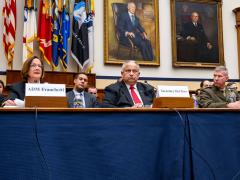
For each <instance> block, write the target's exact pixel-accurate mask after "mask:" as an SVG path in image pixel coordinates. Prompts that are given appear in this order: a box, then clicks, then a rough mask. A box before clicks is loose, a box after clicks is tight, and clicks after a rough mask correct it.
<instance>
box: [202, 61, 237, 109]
mask: <svg viewBox="0 0 240 180" xmlns="http://www.w3.org/2000/svg"><path fill="white" fill-rule="evenodd" d="M227 80H228V70H227V68H226V67H224V66H218V67H216V68H215V70H214V73H213V86H211V87H206V88H203V89H201V92H200V101H199V105H200V107H203V108H237V109H239V108H240V101H239V100H240V96H239V94H238V92H234V91H232V90H231V89H229V88H228V87H226V86H225V83H226V81H227Z"/></svg>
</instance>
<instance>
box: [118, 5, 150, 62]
mask: <svg viewBox="0 0 240 180" xmlns="http://www.w3.org/2000/svg"><path fill="white" fill-rule="evenodd" d="M127 9H128V12H124V13H122V14H120V16H119V21H118V24H117V29H118V31H119V34H120V37H119V39H120V43H122V44H126V45H127V44H128V43H129V39H130V41H131V42H132V43H133V44H134V45H135V46H136V47H137V48H139V50H140V51H141V54H142V58H143V60H149V61H152V60H153V50H152V46H151V42H150V41H149V39H148V36H147V34H146V32H145V30H144V28H143V27H142V25H141V24H140V21H139V18H138V17H137V16H136V15H135V12H136V5H135V3H134V2H129V3H127Z"/></svg>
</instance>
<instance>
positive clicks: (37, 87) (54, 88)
mask: <svg viewBox="0 0 240 180" xmlns="http://www.w3.org/2000/svg"><path fill="white" fill-rule="evenodd" d="M25 95H26V96H51V97H64V96H66V87H65V84H48V83H44V84H39V83H26V90H25Z"/></svg>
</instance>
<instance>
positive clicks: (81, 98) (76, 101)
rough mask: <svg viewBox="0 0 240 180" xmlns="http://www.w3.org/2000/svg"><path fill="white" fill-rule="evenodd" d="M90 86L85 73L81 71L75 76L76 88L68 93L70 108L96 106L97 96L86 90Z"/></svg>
mask: <svg viewBox="0 0 240 180" xmlns="http://www.w3.org/2000/svg"><path fill="white" fill-rule="evenodd" d="M87 86H88V77H87V75H86V74H85V73H79V74H77V75H76V76H75V77H74V88H73V90H72V91H69V92H68V93H67V99H68V107H70V108H95V107H97V100H96V97H95V96H93V95H92V94H89V93H88V92H85V91H84V89H86V88H87Z"/></svg>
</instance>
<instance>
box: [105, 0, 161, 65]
mask: <svg viewBox="0 0 240 180" xmlns="http://www.w3.org/2000/svg"><path fill="white" fill-rule="evenodd" d="M158 21H159V16H158V0H131V1H129V0H104V62H105V64H122V63H123V62H124V61H126V60H135V61H137V62H138V63H139V64H141V65H152V66H159V65H160V59H159V57H160V54H159V49H160V48H159V22H158Z"/></svg>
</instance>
